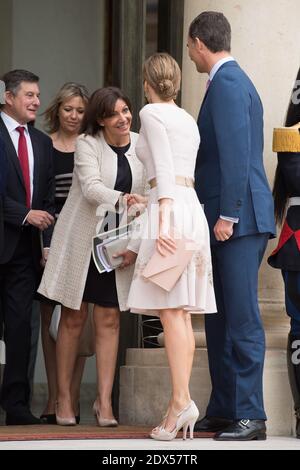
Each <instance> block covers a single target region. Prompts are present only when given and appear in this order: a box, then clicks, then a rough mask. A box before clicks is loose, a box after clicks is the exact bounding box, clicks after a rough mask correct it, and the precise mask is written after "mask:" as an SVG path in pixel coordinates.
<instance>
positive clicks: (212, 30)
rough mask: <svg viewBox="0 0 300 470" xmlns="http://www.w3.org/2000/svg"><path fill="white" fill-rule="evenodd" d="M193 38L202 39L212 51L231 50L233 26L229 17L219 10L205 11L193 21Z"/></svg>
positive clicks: (190, 32)
mask: <svg viewBox="0 0 300 470" xmlns="http://www.w3.org/2000/svg"><path fill="white" fill-rule="evenodd" d="M189 36H190V38H191V39H196V38H198V39H200V41H202V42H203V44H205V46H206V47H207V49H209V50H210V51H211V52H222V51H227V52H230V49H231V27H230V24H229V21H228V20H227V18H226V17H225V16H224V15H223V13H220V12H218V11H204V12H203V13H200V15H198V16H197V17H196V18H195V19H194V20H193V21H192V23H191V25H190V28H189Z"/></svg>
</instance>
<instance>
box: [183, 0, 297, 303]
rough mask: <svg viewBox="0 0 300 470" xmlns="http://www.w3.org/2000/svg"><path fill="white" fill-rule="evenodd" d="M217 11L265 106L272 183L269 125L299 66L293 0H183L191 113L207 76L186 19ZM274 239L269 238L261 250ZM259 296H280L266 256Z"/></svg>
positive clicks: (279, 121) (280, 112)
mask: <svg viewBox="0 0 300 470" xmlns="http://www.w3.org/2000/svg"><path fill="white" fill-rule="evenodd" d="M206 10H213V11H221V12H222V13H224V15H225V16H226V17H227V18H228V20H229V22H230V24H231V28H232V55H233V56H234V57H235V59H236V60H237V61H238V63H239V64H240V65H241V67H242V68H243V69H244V70H245V71H246V72H247V73H248V75H249V76H250V77H251V79H252V80H253V82H254V84H255V86H256V88H257V90H258V92H259V94H260V96H261V99H262V102H263V105H264V110H265V153H264V162H265V167H266V171H267V174H268V178H269V181H270V185H272V183H273V177H274V171H275V166H276V154H274V153H273V152H272V132H273V127H276V126H280V125H283V122H284V118H285V113H286V109H287V106H288V102H289V96H290V93H291V90H292V87H293V83H294V80H295V77H296V74H297V70H298V68H299V66H300V49H299V44H300V27H299V18H300V1H299V0H263V1H261V0H239V1H238V0H226V1H225V0H201V1H200V0H185V19H184V25H185V29H184V44H183V93H182V99H183V106H184V107H185V108H186V109H187V110H188V111H189V112H191V114H193V116H194V117H197V114H198V111H199V106H200V103H201V101H202V99H203V95H204V90H205V83H206V80H207V76H206V75H205V74H202V75H201V76H200V74H198V73H197V71H196V69H195V66H194V64H193V63H192V62H191V61H190V59H189V57H188V54H187V48H186V38H187V34H188V28H189V25H190V23H191V21H192V20H193V19H194V18H195V17H196V16H197V15H198V14H199V13H201V12H202V11H206ZM274 243H275V242H270V243H269V247H268V250H267V254H268V253H269V252H270V251H271V250H272V249H273V247H274ZM260 298H261V299H263V300H267V301H268V300H281V299H282V298H283V288H282V281H281V276H280V273H279V272H278V271H276V270H274V269H272V268H270V267H269V266H268V265H267V263H266V261H264V262H263V266H262V269H261V273H260Z"/></svg>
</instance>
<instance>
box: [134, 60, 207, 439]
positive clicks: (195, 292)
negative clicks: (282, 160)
mask: <svg viewBox="0 0 300 470" xmlns="http://www.w3.org/2000/svg"><path fill="white" fill-rule="evenodd" d="M180 78H181V74H180V69H179V66H178V64H177V62H176V61H175V60H174V59H173V58H172V57H171V56H169V55H168V54H162V53H158V54H154V55H153V56H151V57H150V58H149V59H148V60H147V61H146V62H145V65H144V90H145V94H146V97H147V100H148V102H149V104H147V105H146V106H145V107H144V108H143V109H142V110H141V112H140V118H141V129H140V134H139V139H138V142H137V145H136V152H137V156H138V158H139V159H140V160H141V161H142V162H143V163H144V165H145V167H146V172H147V178H148V181H149V184H150V187H151V190H150V194H149V200H148V206H147V213H146V214H147V216H148V217H147V223H145V225H144V228H143V230H144V232H143V233H142V235H141V237H140V241H139V244H138V245H139V246H137V244H136V240H134V242H133V243H132V244H130V245H129V247H128V248H129V249H130V250H132V251H136V253H138V256H137V261H136V267H135V274H134V279H133V282H132V285H131V289H130V293H129V298H128V307H129V308H130V310H131V311H132V312H134V313H143V314H149V315H153V314H157V315H158V316H159V317H160V320H161V322H162V325H163V329H164V338H165V347H166V352H167V357H168V361H169V366H170V372H171V382H172V395H171V398H170V402H169V406H168V410H167V413H166V416H165V417H164V418H163V421H162V422H161V424H160V425H159V426H157V427H156V428H155V429H153V430H152V432H151V437H152V438H153V439H158V440H172V439H174V438H175V437H176V434H177V432H178V431H179V430H180V429H181V428H183V430H184V437H185V435H186V431H187V428H188V427H189V428H190V435H191V437H192V433H193V428H194V424H195V422H196V420H197V417H198V414H199V413H198V409H197V407H196V405H195V403H194V402H193V401H192V400H191V397H190V392H189V381H190V376H191V371H192V364H193V357H194V349H195V340H194V334H193V329H192V324H191V313H195V314H197V313H198V314H199V313H214V312H216V304H215V296H214V290H213V283H212V267H211V258H210V243H209V231H208V226H207V221H206V218H205V216H204V213H203V210H202V207H201V205H200V203H199V201H198V198H197V195H196V192H195V190H194V187H193V186H194V185H193V183H194V170H195V163H196V157H197V151H198V148H199V143H200V137H199V131H198V127H197V124H196V122H195V120H194V119H193V117H192V116H190V115H189V114H188V113H187V112H186V111H185V110H183V109H181V108H180V107H178V106H177V105H176V104H175V101H174V100H175V98H176V96H177V93H178V90H179V87H180ZM128 202H129V204H131V203H132V202H141V198H139V197H138V196H136V197H135V199H134V198H133V197H131V199H129V201H128ZM172 218H173V221H174V222H173V223H171V219H172ZM173 224H174V228H175V230H176V233H177V237H178V236H179V237H182V236H183V235H184V237H185V238H187V239H190V240H194V242H196V245H197V248H196V251H195V252H194V253H193V256H192V259H191V260H190V262H189V263H188V265H187V266H186V268H185V269H184V272H183V274H182V275H181V276H180V278H179V280H178V281H177V282H176V284H175V286H174V287H173V288H172V289H171V291H166V290H164V289H163V288H162V287H160V286H158V285H156V284H154V283H152V282H151V281H149V280H147V279H145V278H144V277H143V271H144V269H145V266H146V265H147V263H148V261H149V259H150V258H151V256H152V255H153V253H154V252H155V250H157V251H158V252H159V253H160V254H161V255H164V256H165V255H167V254H168V253H174V252H175V251H176V240H175V238H174V235H173Z"/></svg>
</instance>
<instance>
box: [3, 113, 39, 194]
mask: <svg viewBox="0 0 300 470" xmlns="http://www.w3.org/2000/svg"><path fill="white" fill-rule="evenodd" d="M0 115H1V118H2V120H3V122H4V124H5V126H6V128H7V130H8V133H9V136H10V138H11V140H12V143H13V145H14V147H15V150H16V154H17V155H18V144H19V137H20V134H19V132H18V131H17V130H16V129H17V127H19V126H21V127H24V129H25V132H24V135H25V138H26V143H27V150H28V160H29V177H30V197H31V202H32V194H33V169H34V158H33V148H32V143H31V139H30V135H29V132H28V126H27V124H25V125H21V124H20V123H19V122H18V121H16V120H15V119H13V118H12V117H11V116H9V115H8V114H6V113H4V112H3V111H1V113H0Z"/></svg>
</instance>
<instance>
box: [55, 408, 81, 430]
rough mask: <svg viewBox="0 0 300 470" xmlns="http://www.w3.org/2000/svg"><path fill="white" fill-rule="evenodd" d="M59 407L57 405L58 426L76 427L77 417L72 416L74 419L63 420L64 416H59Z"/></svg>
mask: <svg viewBox="0 0 300 470" xmlns="http://www.w3.org/2000/svg"><path fill="white" fill-rule="evenodd" d="M57 406H58V403H56V405H55V416H56V424H58V425H59V426H76V419H75V416H72V418H63V417H62V416H58V414H57Z"/></svg>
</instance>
